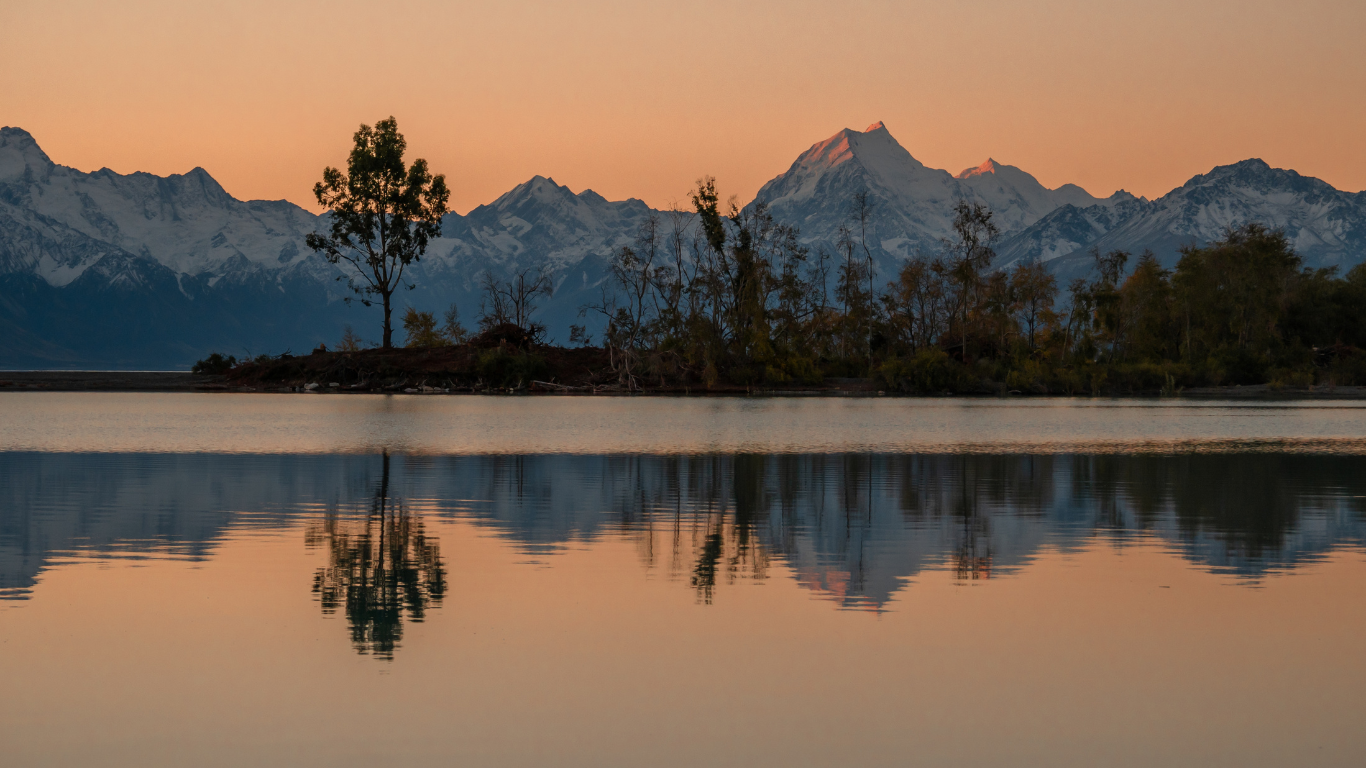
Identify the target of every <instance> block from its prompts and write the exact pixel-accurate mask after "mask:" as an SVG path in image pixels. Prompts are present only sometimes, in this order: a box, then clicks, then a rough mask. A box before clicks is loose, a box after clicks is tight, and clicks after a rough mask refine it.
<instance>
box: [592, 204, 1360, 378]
mask: <svg viewBox="0 0 1366 768" xmlns="http://www.w3.org/2000/svg"><path fill="white" fill-rule="evenodd" d="M691 202H692V208H693V210H692V211H691V212H677V211H675V212H673V213H672V214H670V215H669V218H667V219H660V218H655V219H651V220H650V221H649V222H647V223H646V224H645V225H644V226H643V227H642V229H641V230H640V232H639V233H638V236H637V237H636V238H635V241H634V243H633V244H631V245H630V246H627V247H624V248H621V249H620V250H619V251H617V252H616V253H615V254H614V255H613V257H612V261H611V273H612V286H611V288H610V289H608V290H605V291H604V294H603V298H602V300H601V302H599V303H596V304H594V305H593V306H590V307H587V308H585V312H592V313H598V314H600V315H601V316H603V317H604V318H605V319H606V326H605V330H604V332H603V338H602V343H603V345H604V346H605V347H606V348H607V349H608V350H609V351H610V352H611V359H612V366H613V369H614V371H615V372H616V374H617V375H618V376H619V378H620V379H621V381H622V383H623V384H625V385H627V386H630V387H633V388H634V387H641V386H650V385H667V384H678V383H685V384H686V383H695V384H701V385H715V384H719V383H729V384H739V385H766V386H772V385H781V384H785V383H804V384H811V383H817V382H820V381H822V380H824V379H826V378H830V377H854V378H872V379H874V380H875V381H877V382H878V383H879V385H885V386H886V387H888V388H890V389H893V390H900V391H907V392H943V391H956V392H968V391H993V390H996V391H1000V390H1004V389H1012V390H1020V391H1026V392H1029V391H1032V392H1040V393H1043V392H1059V393H1082V392H1101V391H1158V390H1166V391H1174V390H1176V389H1179V388H1181V387H1188V386H1202V385H1231V384H1263V383H1270V384H1273V385H1278V386H1305V385H1310V384H1338V385H1350V384H1366V355H1363V354H1362V353H1361V348H1362V347H1366V312H1363V310H1366V268H1364V267H1362V266H1358V267H1356V268H1355V269H1353V270H1351V271H1350V272H1348V273H1347V274H1346V275H1345V276H1340V275H1338V274H1337V273H1336V271H1335V270H1334V269H1309V268H1306V267H1305V266H1304V264H1303V262H1302V260H1301V258H1300V257H1299V256H1298V255H1296V254H1295V252H1294V250H1293V248H1292V247H1291V246H1290V244H1289V242H1288V241H1287V239H1286V238H1285V236H1284V234H1283V233H1281V232H1279V231H1275V230H1271V229H1268V228H1266V227H1264V226H1261V225H1259V224H1255V223H1254V224H1248V225H1246V226H1243V227H1241V228H1238V229H1231V230H1229V231H1228V232H1227V233H1226V234H1225V237H1224V238H1223V239H1221V240H1219V241H1218V242H1215V243H1211V244H1209V245H1207V246H1205V247H1200V248H1197V247H1189V248H1186V249H1183V251H1182V257H1181V259H1180V262H1179V263H1178V265H1177V266H1176V268H1175V270H1168V269H1165V268H1163V267H1162V266H1161V265H1160V264H1159V262H1158V261H1157V259H1156V258H1155V257H1154V256H1153V255H1152V254H1151V253H1143V254H1140V255H1137V256H1135V255H1134V254H1130V253H1127V252H1124V251H1112V252H1110V253H1100V252H1094V253H1093V256H1094V258H1095V268H1094V270H1093V274H1092V276H1091V277H1090V279H1077V280H1074V281H1073V282H1072V283H1071V284H1069V285H1066V286H1059V285H1058V284H1057V281H1056V279H1055V278H1054V276H1052V275H1051V274H1049V273H1048V271H1047V270H1046V269H1045V267H1044V265H1043V264H1040V263H1030V264H1021V265H1018V266H1015V267H1014V268H1012V269H1008V270H1003V269H993V268H992V263H993V261H994V260H995V257H996V254H995V251H994V249H993V247H994V245H995V243H996V241H997V238H998V235H999V231H998V229H997V227H996V225H995V224H994V222H993V220H992V212H991V210H990V209H988V208H987V207H985V206H983V205H981V204H975V203H969V202H959V203H958V204H957V206H956V207H955V209H954V221H953V234H952V236H951V237H949V238H947V239H945V240H944V241H942V243H941V247H940V248H939V250H938V252H936V253H932V254H921V255H919V256H917V257H915V258H912V259H910V260H908V261H906V262H904V263H903V264H902V265H901V266H900V268H899V270H898V271H897V273H896V274H893V275H880V274H877V269H876V260H875V258H874V253H873V251H874V247H875V246H874V245H873V241H872V240H871V238H872V236H873V233H872V232H871V226H870V224H871V213H872V208H873V205H874V203H873V201H872V200H871V198H870V197H869V196H868V195H866V194H860V195H857V196H856V197H855V198H854V200H852V201H851V203H850V205H849V206H848V215H847V218H846V221H845V223H844V225H843V226H842V227H841V228H840V231H839V236H838V239H837V242H836V243H835V248H834V251H833V252H831V250H830V249H815V250H813V249H811V248H809V247H808V246H806V245H803V244H802V242H801V240H800V233H799V232H798V230H797V228H795V227H792V226H788V225H785V224H781V223H778V222H777V221H775V220H774V218H773V216H772V215H771V214H770V213H769V211H768V210H767V209H766V208H765V207H764V206H763V205H762V204H756V205H754V206H752V207H750V208H749V209H741V208H740V207H738V206H737V205H736V204H735V203H734V202H731V203H730V204H729V206H728V209H724V210H723V208H722V206H721V204H720V198H719V195H718V193H717V191H716V186H715V182H714V180H712V179H710V178H705V179H703V180H701V181H700V182H699V184H698V186H697V188H696V190H695V191H694V192H693V193H692V195H691ZM574 334H575V335H574V338H575V339H577V340H584V339H585V334H584V332H583V329H582V328H577V327H576V328H575V331H574Z"/></svg>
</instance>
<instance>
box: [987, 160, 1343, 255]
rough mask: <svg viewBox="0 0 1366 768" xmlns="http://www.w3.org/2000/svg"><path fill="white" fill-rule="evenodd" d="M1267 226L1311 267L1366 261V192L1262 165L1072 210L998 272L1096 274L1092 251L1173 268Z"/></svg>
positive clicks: (1035, 229) (1055, 217)
mask: <svg viewBox="0 0 1366 768" xmlns="http://www.w3.org/2000/svg"><path fill="white" fill-rule="evenodd" d="M1254 221H1256V222H1261V223H1263V224H1266V225H1268V226H1271V227H1275V228H1279V229H1282V230H1284V231H1285V233H1286V235H1287V236H1288V237H1289V238H1290V242H1291V243H1292V244H1293V245H1294V247H1295V250H1296V251H1297V252H1298V253H1299V254H1300V255H1301V256H1303V257H1304V259H1305V262H1306V263H1307V264H1309V265H1310V266H1316V267H1323V266H1339V267H1342V268H1344V269H1346V268H1350V267H1352V266H1354V265H1356V264H1360V263H1361V262H1362V261H1366V193H1355V194H1354V193H1350V192H1342V191H1339V190H1337V189H1335V188H1333V187H1332V186H1331V185H1330V184H1328V183H1326V182H1324V181H1320V180H1319V179H1315V178H1311V177H1307V176H1301V175H1300V174H1298V173H1296V172H1294V171H1289V170H1282V169H1279V168H1272V167H1270V166H1269V165H1267V164H1266V163H1265V162H1263V161H1261V160H1257V159H1252V160H1244V161H1242V162H1240V163H1234V164H1233V165H1223V166H1219V167H1217V168H1215V169H1214V170H1212V171H1210V172H1209V173H1206V174H1201V175H1199V176H1196V177H1194V178H1192V179H1191V180H1190V181H1188V182H1186V183H1185V184H1183V185H1181V186H1180V187H1178V188H1176V189H1174V190H1172V191H1171V192H1169V193H1167V194H1166V195H1163V196H1162V197H1160V198H1158V199H1157V200H1153V201H1151V202H1148V201H1145V200H1130V201H1128V202H1126V203H1121V204H1119V205H1115V206H1111V207H1103V206H1088V207H1079V206H1074V205H1069V206H1065V207H1062V208H1059V209H1058V210H1056V211H1054V212H1052V213H1051V214H1049V215H1048V216H1045V217H1044V218H1042V219H1040V220H1039V221H1038V222H1035V223H1034V224H1033V225H1031V226H1030V227H1028V228H1027V229H1025V230H1024V231H1022V232H1020V233H1018V234H1016V235H1014V236H1013V237H1011V238H1010V239H1009V240H1007V241H1006V242H1005V243H1004V244H1003V245H1002V247H1001V248H1000V249H999V253H1000V259H999V261H998V265H999V266H1008V265H1010V264H1014V263H1017V262H1020V261H1031V260H1040V261H1045V262H1048V263H1049V265H1050V269H1052V270H1053V271H1054V272H1057V273H1058V274H1062V275H1076V274H1081V273H1084V272H1085V271H1087V270H1089V268H1090V264H1091V257H1090V255H1089V253H1088V252H1089V250H1090V249H1092V248H1098V249H1100V250H1101V251H1110V250H1127V251H1130V252H1132V253H1133V254H1135V255H1137V254H1139V253H1141V252H1142V251H1143V250H1145V249H1150V250H1152V251H1153V253H1154V254H1156V255H1157V256H1158V258H1159V259H1160V260H1161V261H1162V262H1163V263H1164V264H1166V265H1167V266H1172V265H1174V264H1175V263H1176V261H1177V260H1178V259H1179V258H1180V252H1179V251H1180V248H1181V247H1183V246H1186V245H1203V244H1205V243H1208V242H1210V241H1212V240H1216V239H1218V238H1219V237H1221V236H1222V235H1223V233H1224V232H1225V230H1227V229H1228V228H1229V227H1236V226H1240V225H1242V224H1246V223H1248V222H1254Z"/></svg>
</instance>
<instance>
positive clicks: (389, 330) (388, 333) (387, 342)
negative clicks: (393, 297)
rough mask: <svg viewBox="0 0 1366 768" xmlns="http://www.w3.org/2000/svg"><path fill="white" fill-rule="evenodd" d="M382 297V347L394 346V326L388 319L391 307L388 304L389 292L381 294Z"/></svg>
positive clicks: (389, 347) (390, 347)
mask: <svg viewBox="0 0 1366 768" xmlns="http://www.w3.org/2000/svg"><path fill="white" fill-rule="evenodd" d="M381 295H382V296H383V297H384V348H385V349H393V348H394V326H393V325H392V323H391V322H390V320H389V313H390V311H391V308H390V306H389V294H387V293H385V294H381Z"/></svg>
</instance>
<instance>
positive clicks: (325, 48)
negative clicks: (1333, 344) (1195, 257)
mask: <svg viewBox="0 0 1366 768" xmlns="http://www.w3.org/2000/svg"><path fill="white" fill-rule="evenodd" d="M1363 30H1366V3H1364V2H1362V1H1361V0H1299V1H1298V2H1271V1H1268V0H1237V1H1231V0H1230V1H1223V0H1217V1H1216V0H1211V1H1205V2H1201V1H1198V0H1185V1H1184V2H1176V1H1169V0H1143V1H1142V2H1129V1H1127V0H1104V1H1091V2H1083V1H1081V0H1072V1H1070V2H1069V1H1067V0H1040V1H1038V2H1029V3H1025V2H1003V1H997V2H990V1H986V0H983V1H981V2H953V1H952V0H934V1H933V2H911V1H903V2H891V1H889V0H885V1H877V0H870V1H867V2H858V1H857V0H851V1H849V2H843V3H830V2H808V1H807V0H782V1H781V2H749V3H739V2H730V3H723V2H706V1H694V2H681V1H680V0H674V1H673V2H647V1H643V0H639V1H637V2H620V1H613V0H581V1H580V2H527V1H520V2H519V1H517V0H505V1H504V2H498V3H489V2H423V1H419V0H413V1H411V2H390V3H375V2H341V1H332V2H322V1H321V0H315V1H314V2H284V1H282V0H271V1H268V2H257V1H254V0H239V1H237V2H224V3H188V2H183V1H180V2H163V1H160V0H128V1H127V2H121V3H106V2H94V1H86V2H60V1H59V0H41V1H36V0H3V3H2V4H0V124H4V125H13V126H19V127H22V128H25V129H27V130H28V131H30V132H31V133H33V134H34V136H35V137H36V138H37V140H38V142H39V143H40V144H41V145H42V146H43V148H44V149H45V150H47V152H48V154H49V155H50V156H51V157H52V158H53V159H54V160H55V161H57V162H59V163H62V164H65V165H71V166H74V167H76V168H79V169H82V170H87V171H90V170H96V169H99V168H101V167H105V166H107V167H109V168H112V169H114V170H116V171H119V172H122V173H128V172H132V171H139V170H141V171H150V172H152V173H157V174H169V173H183V172H185V171H188V170H189V169H191V168H193V167H194V166H196V165H199V166H203V167H204V168H206V169H207V170H208V171H209V172H210V173H212V174H213V175H214V177H216V178H217V179H218V180H219V181H220V182H221V183H222V184H223V185H224V187H226V188H227V190H228V191H229V192H231V193H232V194H233V195H235V196H237V197H240V198H268V199H278V198H286V199H289V200H292V201H294V202H296V203H299V204H301V205H305V206H307V207H310V208H314V209H316V206H315V205H313V200H312V193H311V189H312V185H313V183H314V182H315V181H317V180H318V178H319V177H320V175H321V170H322V168H323V166H325V165H329V164H331V165H340V164H342V163H343V162H344V160H345V155H346V152H347V150H348V148H349V145H350V139H351V133H352V132H354V130H355V128H356V126H357V125H358V124H360V123H362V122H365V123H373V122H374V121H375V120H377V119H379V118H382V117H385V116H387V115H390V114H392V115H394V116H396V117H397V118H398V121H399V129H400V130H401V131H402V132H403V133H404V134H405V135H406V136H407V137H408V144H409V148H410V152H411V153H412V155H411V156H421V157H425V158H427V159H428V161H429V162H430V163H431V164H432V166H433V168H434V170H436V171H437V172H442V173H445V174H446V175H447V178H448V181H449V182H450V184H451V187H452V201H451V202H452V207H453V208H454V209H455V210H458V211H461V212H465V211H467V210H469V209H470V208H472V207H474V206H475V205H478V204H480V203H484V202H489V201H491V200H493V199H494V198H495V197H497V196H498V195H500V194H502V193H503V192H506V191H507V190H508V189H510V188H511V187H513V186H514V185H516V184H518V183H520V182H522V181H525V180H526V179H528V178H530V177H531V176H532V175H534V174H542V175H546V176H551V177H553V178H554V179H555V180H556V181H559V182H560V183H562V184H567V185H569V186H570V187H571V188H572V189H573V190H574V191H576V192H577V191H579V190H582V189H584V188H586V187H591V188H592V189H595V190H597V191H598V192H600V193H602V194H603V195H605V196H607V197H608V198H610V199H621V198H626V197H639V198H642V199H644V200H645V201H646V202H648V203H650V204H651V205H655V206H667V205H668V204H669V203H670V202H671V201H674V200H683V199H684V198H685V196H686V193H687V191H688V189H689V187H690V185H691V184H692V182H693V180H694V179H696V178H697V177H698V176H699V175H701V174H708V173H709V174H713V175H715V176H717V177H718V181H719V184H720V186H721V189H722V192H723V194H737V195H739V196H740V197H741V198H742V199H743V200H748V199H749V198H750V197H752V196H753V194H754V193H755V191H757V190H758V188H759V186H760V185H762V184H763V183H764V182H765V181H767V180H768V179H770V178H772V177H773V176H775V175H777V174H778V173H780V172H782V171H784V170H786V169H787V167H788V166H789V165H790V164H791V162H792V161H793V160H794V159H795V158H796V156H797V155H798V154H799V153H801V152H802V151H803V150H805V149H806V148H807V147H809V146H810V145H811V144H813V143H815V142H817V141H819V140H821V139H823V138H825V137H827V136H829V135H830V134H833V133H835V132H836V131H838V130H839V129H841V128H845V127H849V128H855V129H862V128H863V127H864V126H866V125H867V124H869V123H872V122H874V121H876V120H883V121H885V122H886V124H887V127H888V129H889V130H890V131H891V132H892V135H893V136H895V137H896V138H897V139H898V140H899V141H900V142H901V143H902V144H903V145H904V146H905V147H906V148H907V149H908V150H910V152H911V154H913V155H915V157H916V158H918V159H919V160H921V161H922V162H924V163H926V164H927V165H930V166H934V167H940V168H947V169H949V170H950V171H953V172H957V171H959V170H961V169H963V168H966V167H969V166H974V165H977V164H978V163H980V162H981V161H982V160H983V159H985V158H986V157H988V156H990V157H993V158H995V159H996V160H997V161H999V162H1002V163H1008V164H1011V165H1017V166H1019V167H1021V168H1023V169H1025V170H1026V171H1029V172H1030V173H1032V174H1034V175H1035V176H1036V177H1038V179H1039V180H1040V181H1041V182H1043V183H1044V184H1046V185H1048V186H1051V187H1055V186H1058V185H1060V184H1063V183H1066V182H1073V183H1077V184H1080V185H1082V186H1083V187H1085V188H1086V189H1087V190H1088V191H1090V192H1092V193H1093V194H1098V195H1108V194H1110V193H1111V192H1113V191H1114V190H1115V189H1117V188H1124V189H1127V190H1129V191H1130V192H1133V193H1135V194H1141V195H1147V196H1149V197H1154V196H1157V195H1161V194H1163V193H1165V192H1167V191H1169V190H1170V189H1171V188H1173V187H1175V186H1177V185H1179V184H1181V183H1182V182H1184V181H1185V180H1186V179H1188V178H1190V177H1191V176H1192V175H1194V174H1196V173H1203V172H1205V171H1208V170H1209V169H1210V168H1212V167H1213V166H1215V165H1220V164H1225V163H1230V162H1235V161H1238V160H1242V159H1246V158H1248V157H1261V158H1262V159H1264V160H1266V161H1267V162H1269V163H1271V164H1272V165H1273V166H1278V167H1288V168H1294V169H1296V170H1298V171H1300V172H1301V173H1303V174H1306V175H1311V176H1317V177H1319V178H1322V179H1324V180H1325V181H1328V182H1329V183H1331V184H1333V185H1334V186H1337V187H1338V188H1340V189H1346V190H1350V191H1357V190H1362V189H1363V188H1366V43H1363V40H1362V31H1363Z"/></svg>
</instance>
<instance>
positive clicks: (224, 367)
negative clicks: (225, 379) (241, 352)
mask: <svg viewBox="0 0 1366 768" xmlns="http://www.w3.org/2000/svg"><path fill="white" fill-rule="evenodd" d="M236 365H237V358H235V357H233V356H232V355H228V356H227V357H223V356H222V355H220V354H218V353H217V352H214V353H213V354H211V355H209V356H208V357H206V358H204V359H203V360H200V361H199V362H197V363H195V364H194V367H193V368H191V369H190V372H191V373H199V374H205V375H209V376H219V375H222V374H224V373H227V372H228V371H230V370H232V369H233V367H235V366H236Z"/></svg>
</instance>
